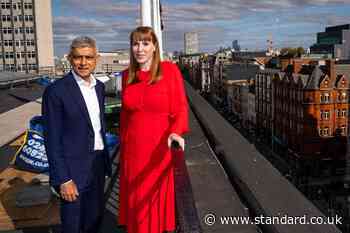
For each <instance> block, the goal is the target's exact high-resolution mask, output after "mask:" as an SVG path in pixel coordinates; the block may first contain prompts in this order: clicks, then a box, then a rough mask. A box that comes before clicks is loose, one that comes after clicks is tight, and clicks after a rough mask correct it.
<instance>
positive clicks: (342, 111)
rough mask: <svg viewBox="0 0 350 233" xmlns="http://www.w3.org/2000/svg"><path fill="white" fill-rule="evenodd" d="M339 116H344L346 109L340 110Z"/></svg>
mask: <svg viewBox="0 0 350 233" xmlns="http://www.w3.org/2000/svg"><path fill="white" fill-rule="evenodd" d="M341 117H346V109H342V110H341Z"/></svg>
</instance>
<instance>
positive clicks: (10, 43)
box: [0, 40, 35, 47]
mask: <svg viewBox="0 0 350 233" xmlns="http://www.w3.org/2000/svg"><path fill="white" fill-rule="evenodd" d="M1 45H3V46H4V47H12V46H13V45H15V46H16V47H24V46H25V45H26V46H28V47H29V46H35V42H34V40H15V41H13V40H4V41H3V42H1V41H0V46H1Z"/></svg>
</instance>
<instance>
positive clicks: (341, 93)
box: [338, 91, 347, 102]
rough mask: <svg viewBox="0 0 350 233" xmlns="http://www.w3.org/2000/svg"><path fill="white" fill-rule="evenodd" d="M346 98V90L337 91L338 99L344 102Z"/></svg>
mask: <svg viewBox="0 0 350 233" xmlns="http://www.w3.org/2000/svg"><path fill="white" fill-rule="evenodd" d="M346 100H347V96H346V92H345V91H343V92H340V93H338V101H340V102H345V101H346Z"/></svg>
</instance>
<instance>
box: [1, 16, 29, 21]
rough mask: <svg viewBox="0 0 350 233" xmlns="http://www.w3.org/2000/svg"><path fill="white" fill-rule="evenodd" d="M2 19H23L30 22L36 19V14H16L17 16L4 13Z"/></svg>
mask: <svg viewBox="0 0 350 233" xmlns="http://www.w3.org/2000/svg"><path fill="white" fill-rule="evenodd" d="M1 20H2V21H3V22H11V21H12V20H13V21H14V22H17V21H23V20H24V21H26V22H29V21H34V16H33V15H15V16H11V15H3V16H1Z"/></svg>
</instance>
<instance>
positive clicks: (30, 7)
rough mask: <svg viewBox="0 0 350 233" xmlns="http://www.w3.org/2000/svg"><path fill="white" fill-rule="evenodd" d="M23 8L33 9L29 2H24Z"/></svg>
mask: <svg viewBox="0 0 350 233" xmlns="http://www.w3.org/2000/svg"><path fill="white" fill-rule="evenodd" d="M24 9H25V10H27V9H33V5H32V4H31V3H29V2H26V3H24Z"/></svg>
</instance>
